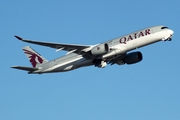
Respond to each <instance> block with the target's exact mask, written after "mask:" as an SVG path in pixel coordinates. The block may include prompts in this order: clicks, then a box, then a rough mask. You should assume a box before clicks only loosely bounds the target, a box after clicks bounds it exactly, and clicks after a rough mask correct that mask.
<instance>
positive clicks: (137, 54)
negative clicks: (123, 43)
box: [124, 52, 143, 64]
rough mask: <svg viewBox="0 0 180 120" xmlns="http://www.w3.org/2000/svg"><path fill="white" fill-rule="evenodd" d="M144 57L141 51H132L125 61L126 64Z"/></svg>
mask: <svg viewBox="0 0 180 120" xmlns="http://www.w3.org/2000/svg"><path fill="white" fill-rule="evenodd" d="M142 59H143V56H142V53H141V52H132V53H129V54H127V55H126V57H125V59H124V62H125V63H126V64H134V63H138V62H140V61H141V60H142Z"/></svg>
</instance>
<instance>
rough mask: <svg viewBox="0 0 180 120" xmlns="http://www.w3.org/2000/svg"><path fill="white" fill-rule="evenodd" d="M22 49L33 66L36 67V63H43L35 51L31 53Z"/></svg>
mask: <svg viewBox="0 0 180 120" xmlns="http://www.w3.org/2000/svg"><path fill="white" fill-rule="evenodd" d="M23 50H24V53H25V54H26V55H27V56H28V58H29V60H30V62H31V64H32V66H33V67H36V65H37V64H38V63H43V59H42V58H41V57H40V56H38V55H37V54H36V53H33V52H31V51H28V50H25V49H23Z"/></svg>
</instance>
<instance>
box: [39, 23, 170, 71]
mask: <svg viewBox="0 0 180 120" xmlns="http://www.w3.org/2000/svg"><path fill="white" fill-rule="evenodd" d="M172 34H173V31H172V30H170V29H168V28H165V29H162V26H155V27H150V28H146V29H143V30H140V31H137V32H133V33H130V34H127V35H125V36H121V37H118V38H115V39H113V40H109V41H106V42H103V43H106V44H108V46H109V47H110V51H109V52H108V53H106V54H103V55H101V56H97V57H98V58H101V59H112V58H113V59H114V58H115V57H118V56H119V55H122V54H126V53H127V52H129V51H131V50H134V49H137V48H140V47H143V46H146V45H149V44H152V43H155V42H158V41H161V40H167V39H168V38H169V37H170V36H171V35H172ZM103 43H101V44H103ZM89 65H93V63H92V60H91V59H86V58H84V57H83V56H82V55H79V54H76V53H70V54H68V55H66V56H63V57H60V58H58V59H55V60H52V61H50V62H48V63H47V64H43V68H42V69H40V70H38V71H35V72H36V73H49V72H63V71H69V70H73V69H76V68H79V67H84V66H89Z"/></svg>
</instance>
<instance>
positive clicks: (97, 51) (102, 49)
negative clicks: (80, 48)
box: [91, 43, 110, 55]
mask: <svg viewBox="0 0 180 120" xmlns="http://www.w3.org/2000/svg"><path fill="white" fill-rule="evenodd" d="M109 51H110V49H109V46H108V44H107V43H105V44H99V45H97V46H95V47H93V48H92V49H91V54H92V55H103V54H106V53H108V52H109Z"/></svg>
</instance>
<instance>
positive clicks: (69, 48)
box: [15, 35, 91, 53]
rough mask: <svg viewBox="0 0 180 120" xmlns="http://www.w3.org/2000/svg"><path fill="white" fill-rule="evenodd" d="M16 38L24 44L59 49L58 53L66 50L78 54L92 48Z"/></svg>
mask: <svg viewBox="0 0 180 120" xmlns="http://www.w3.org/2000/svg"><path fill="white" fill-rule="evenodd" d="M15 37H16V38H17V39H18V40H21V41H23V42H27V43H32V44H36V45H41V46H46V47H51V48H55V49H57V50H56V51H59V50H65V51H73V52H77V53H78V52H81V51H82V50H84V49H86V48H90V47H91V46H90V45H76V44H59V43H51V42H39V41H33V40H26V39H23V38H21V37H19V36H16V35H15ZM85 52H86V51H85Z"/></svg>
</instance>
